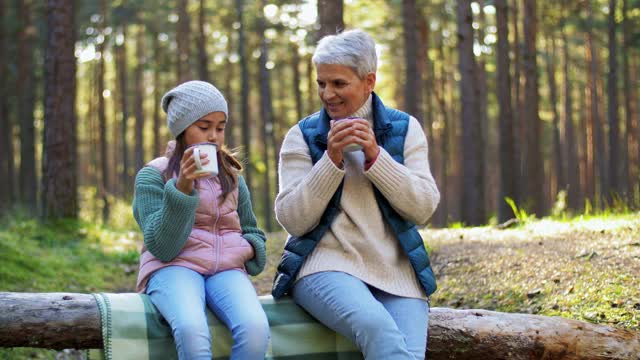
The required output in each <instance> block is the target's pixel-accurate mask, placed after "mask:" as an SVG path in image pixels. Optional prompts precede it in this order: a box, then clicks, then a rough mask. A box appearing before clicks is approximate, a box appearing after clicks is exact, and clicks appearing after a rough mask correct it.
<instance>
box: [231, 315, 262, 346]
mask: <svg viewBox="0 0 640 360" xmlns="http://www.w3.org/2000/svg"><path fill="white" fill-rule="evenodd" d="M270 337H271V333H270V330H269V323H268V322H267V320H266V318H265V319H260V318H255V319H251V320H248V321H243V322H242V323H241V324H240V325H238V326H237V327H236V329H234V331H233V338H234V341H235V342H238V343H244V344H248V345H249V346H252V347H253V346H255V347H256V348H262V347H264V348H265V349H266V347H267V344H268V343H269V339H270Z"/></svg>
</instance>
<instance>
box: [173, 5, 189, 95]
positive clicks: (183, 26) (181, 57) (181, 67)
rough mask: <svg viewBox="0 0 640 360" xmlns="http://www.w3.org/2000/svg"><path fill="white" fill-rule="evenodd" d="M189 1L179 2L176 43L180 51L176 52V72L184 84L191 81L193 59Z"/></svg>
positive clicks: (180, 81) (179, 80)
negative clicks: (188, 9)
mask: <svg viewBox="0 0 640 360" xmlns="http://www.w3.org/2000/svg"><path fill="white" fill-rule="evenodd" d="M187 3H188V0H178V16H179V18H178V25H177V26H178V29H177V32H176V42H177V45H178V51H177V52H176V56H177V61H176V66H177V69H176V72H177V74H178V82H179V83H183V82H185V81H187V80H190V79H191V67H190V66H189V59H190V58H191V42H190V41H189V37H190V36H189V35H190V33H191V32H190V31H189V29H190V27H191V25H190V23H191V21H190V19H189V13H188V12H187Z"/></svg>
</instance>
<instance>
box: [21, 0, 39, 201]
mask: <svg viewBox="0 0 640 360" xmlns="http://www.w3.org/2000/svg"><path fill="white" fill-rule="evenodd" d="M17 4H18V18H19V20H20V27H21V30H20V32H19V39H18V59H20V61H17V67H18V79H17V82H16V86H17V93H18V119H19V122H20V200H21V201H22V202H23V204H24V205H25V206H26V208H27V209H28V210H29V211H30V212H31V213H32V214H35V212H36V209H37V197H36V195H37V187H38V186H37V177H36V139H35V124H34V114H33V111H34V105H35V76H34V74H35V71H34V66H33V64H34V63H33V53H34V47H35V40H36V34H37V29H36V24H35V23H34V22H33V19H32V11H33V10H32V3H31V1H18V2H17Z"/></svg>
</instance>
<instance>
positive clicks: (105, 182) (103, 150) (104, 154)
mask: <svg viewBox="0 0 640 360" xmlns="http://www.w3.org/2000/svg"><path fill="white" fill-rule="evenodd" d="M100 18H101V19H100V25H99V26H100V34H101V35H102V36H101V37H100V39H99V40H98V42H97V49H96V50H97V51H98V53H99V54H100V57H99V58H98V71H97V73H98V75H97V79H96V86H97V88H98V126H99V128H100V135H101V136H99V137H98V138H99V139H100V176H99V177H98V197H99V198H100V199H101V200H102V223H103V224H105V223H106V222H107V220H108V219H109V215H110V206H109V197H108V196H107V195H108V192H109V189H110V188H111V187H110V186H109V178H110V176H109V174H110V171H109V154H108V150H107V114H106V109H105V99H104V91H105V85H104V78H105V55H106V51H105V44H106V38H105V36H106V31H105V30H106V26H107V0H100ZM113 132H114V133H115V129H114V131H113Z"/></svg>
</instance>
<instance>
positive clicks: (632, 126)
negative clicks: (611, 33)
mask: <svg viewBox="0 0 640 360" xmlns="http://www.w3.org/2000/svg"><path fill="white" fill-rule="evenodd" d="M622 19H623V20H622V39H623V41H622V44H623V45H622V46H623V50H622V52H623V53H624V54H629V53H631V52H632V51H633V50H632V49H633V47H632V46H631V39H632V24H631V21H629V0H622ZM630 70H631V66H630V65H629V56H628V55H627V56H623V57H622V73H623V76H622V78H623V81H624V115H625V129H626V139H625V141H624V142H623V151H622V154H623V156H625V157H626V159H625V161H624V163H623V174H624V177H623V179H625V180H626V183H627V188H626V191H627V195H628V198H627V201H628V203H629V204H633V193H634V191H633V188H634V186H635V183H636V182H637V180H636V179H637V169H638V164H637V161H638V160H640V159H639V158H638V156H637V154H635V153H634V149H635V148H636V147H637V146H638V137H637V133H636V130H637V129H636V128H637V126H638V124H637V122H636V121H634V118H635V115H636V111H635V107H634V106H633V104H634V101H633V99H634V88H633V86H631V80H632V78H631V71H630ZM635 90H637V89H635ZM634 160H635V161H636V164H635V166H634V165H632V164H633V162H634Z"/></svg>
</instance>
